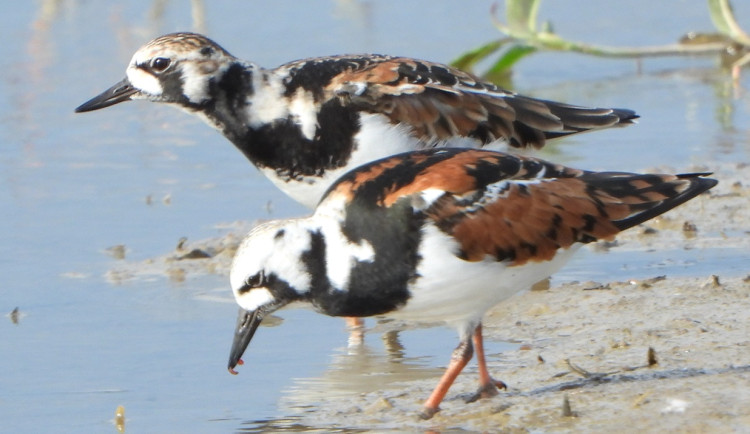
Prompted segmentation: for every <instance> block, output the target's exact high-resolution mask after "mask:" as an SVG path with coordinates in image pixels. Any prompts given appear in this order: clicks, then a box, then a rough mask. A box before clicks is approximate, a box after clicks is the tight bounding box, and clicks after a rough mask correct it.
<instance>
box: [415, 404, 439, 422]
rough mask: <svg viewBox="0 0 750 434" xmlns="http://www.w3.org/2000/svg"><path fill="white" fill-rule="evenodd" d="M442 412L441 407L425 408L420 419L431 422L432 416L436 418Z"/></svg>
mask: <svg viewBox="0 0 750 434" xmlns="http://www.w3.org/2000/svg"><path fill="white" fill-rule="evenodd" d="M439 411H440V407H434V408H433V407H424V408H422V411H420V412H419V418H420V419H422V420H430V419H432V416H435V415H436V414H437V413H438V412H439Z"/></svg>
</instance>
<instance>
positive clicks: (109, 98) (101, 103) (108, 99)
mask: <svg viewBox="0 0 750 434" xmlns="http://www.w3.org/2000/svg"><path fill="white" fill-rule="evenodd" d="M135 93H138V89H136V88H134V87H133V86H131V84H130V81H128V79H127V78H125V79H123V80H122V81H121V82H119V83H117V84H115V85H114V86H112V87H110V88H109V89H107V90H105V91H104V92H102V93H100V94H99V95H97V96H95V97H93V98H91V99H90V100H88V101H86V102H85V103H83V104H81V105H80V106H78V107H77V108H76V113H83V112H90V111H93V110H99V109H103V108H105V107H109V106H111V105H115V104H117V103H121V102H123V101H129V100H130V99H131V97H132V96H133V94H135Z"/></svg>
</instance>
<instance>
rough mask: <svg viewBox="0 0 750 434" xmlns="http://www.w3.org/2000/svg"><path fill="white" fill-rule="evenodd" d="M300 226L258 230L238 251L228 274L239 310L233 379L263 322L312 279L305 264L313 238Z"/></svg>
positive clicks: (276, 224) (281, 223)
mask: <svg viewBox="0 0 750 434" xmlns="http://www.w3.org/2000/svg"><path fill="white" fill-rule="evenodd" d="M303 223H304V220H300V219H290V220H275V221H270V222H267V223H265V224H261V225H259V226H257V227H255V228H254V229H253V230H252V231H251V232H250V234H248V237H247V239H246V240H245V241H244V242H243V243H242V244H241V245H240V247H239V248H238V250H237V253H236V255H235V257H234V260H233V263H232V270H231V273H230V282H231V286H232V291H233V292H234V297H235V300H236V301H237V304H239V305H240V314H239V319H238V323H237V328H236V331H235V339H234V342H233V344H232V350H231V355H230V362H229V371H230V372H232V373H233V374H234V373H235V372H234V370H233V367H234V366H235V365H237V363H238V361H239V359H240V357H241V356H242V353H244V352H245V349H246V348H247V346H248V344H249V343H250V340H251V339H252V337H253V335H254V334H255V330H256V329H257V328H258V326H259V325H260V323H261V321H263V318H265V317H266V315H268V314H270V313H272V312H274V311H276V310H278V309H280V308H282V307H284V306H286V305H287V304H289V303H291V302H293V301H296V300H299V299H302V298H303V297H304V296H305V294H306V293H308V292H309V289H310V286H311V275H310V274H309V273H308V272H307V267H306V264H304V260H305V259H304V258H305V252H309V251H311V244H312V233H311V232H310V230H309V229H308V228H306V227H305V226H304V224H303Z"/></svg>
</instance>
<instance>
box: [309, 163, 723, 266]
mask: <svg viewBox="0 0 750 434" xmlns="http://www.w3.org/2000/svg"><path fill="white" fill-rule="evenodd" d="M705 175H706V174H683V175H656V174H635V173H620V172H587V171H582V170H576V169H570V168H567V167H564V166H561V165H556V164H552V163H549V162H546V161H542V160H538V159H534V158H525V157H518V156H513V155H508V154H503V153H498V152H492V151H483V150H467V149H442V150H426V151H419V152H412V153H407V154H401V155H397V156H394V157H390V158H386V159H384V160H380V161H378V162H375V163H372V164H369V165H366V166H363V167H361V168H359V169H356V170H354V171H352V172H350V173H349V174H347V175H345V176H344V177H342V178H341V179H340V180H339V181H338V182H337V183H336V184H335V185H334V186H333V187H332V188H331V190H330V191H329V193H328V195H327V196H326V199H324V200H330V201H333V200H342V201H344V202H346V203H347V204H348V205H347V206H351V205H353V204H355V203H357V206H363V207H365V206H372V207H380V208H388V207H392V206H393V205H394V204H396V203H403V201H405V200H408V201H410V204H411V208H412V211H411V212H420V213H424V215H425V217H426V219H427V220H429V221H432V222H433V223H434V224H435V225H436V226H437V227H438V228H440V230H442V231H443V232H444V233H446V234H449V235H451V236H453V237H454V238H455V239H456V241H457V243H458V245H459V246H460V251H458V252H457V255H458V256H459V257H461V258H463V259H466V260H469V261H478V260H482V259H485V258H487V257H494V258H495V259H497V260H499V261H510V262H511V263H513V264H516V265H517V264H522V263H525V262H528V261H543V260H549V259H551V258H552V257H553V256H554V255H555V253H556V252H557V250H558V249H560V248H567V247H570V246H571V245H573V244H574V243H587V242H591V241H594V240H597V239H608V238H611V237H613V236H614V235H615V234H617V233H618V232H620V231H622V230H624V229H627V228H629V227H632V226H635V225H637V224H639V223H642V222H644V221H646V220H648V219H651V218H653V217H655V216H657V215H660V214H662V213H664V212H666V211H668V210H670V209H672V208H674V207H676V206H678V205H680V204H682V203H684V202H686V201H688V200H690V199H692V198H694V197H695V196H697V195H698V194H700V193H702V192H704V191H706V190H708V189H710V188H711V187H713V186H714V185H716V183H717V181H716V180H714V179H710V178H705V177H704V176H705Z"/></svg>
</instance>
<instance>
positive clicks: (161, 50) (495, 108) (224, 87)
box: [76, 33, 638, 208]
mask: <svg viewBox="0 0 750 434" xmlns="http://www.w3.org/2000/svg"><path fill="white" fill-rule="evenodd" d="M126 75H127V77H126V78H125V79H124V80H122V81H121V82H119V83H117V84H115V85H114V86H112V87H111V88H109V89H107V90H106V91H104V92H103V93H102V94H100V95H99V96H97V97H94V98H93V99H91V100H90V101H88V102H86V103H84V104H82V105H81V106H80V107H78V108H77V109H76V112H87V111H91V110H97V109H100V108H104V107H109V106H111V105H114V104H117V103H120V102H123V101H128V100H132V99H147V100H150V101H158V102H165V103H170V104H173V105H176V106H177V107H180V108H183V109H185V110H187V111H188V112H191V113H195V114H197V115H198V116H200V117H201V118H202V119H203V120H204V121H206V122H207V123H208V124H209V125H211V126H213V127H215V128H216V129H218V130H219V131H221V132H222V133H223V134H224V136H225V137H226V138H228V139H229V140H230V141H232V143H234V145H235V146H237V148H239V149H240V151H242V153H243V154H245V156H246V157H247V158H248V159H249V160H250V161H251V162H252V163H253V164H254V165H255V166H256V167H258V169H260V170H261V171H262V172H263V173H264V174H265V175H266V176H267V177H268V178H269V179H271V181H273V183H274V184H276V185H277V186H278V187H279V188H281V190H283V191H284V193H286V194H287V195H289V196H291V197H292V198H293V199H294V200H296V201H297V202H300V203H302V204H303V205H306V206H307V207H309V208H313V207H315V205H316V204H317V203H318V201H319V199H320V197H321V196H322V195H323V193H324V192H325V190H326V189H327V188H328V186H329V185H331V184H332V183H333V182H334V181H335V180H336V179H338V178H339V177H340V176H341V175H343V174H344V173H346V172H348V171H349V170H351V169H353V168H355V167H357V166H359V165H361V164H364V163H367V162H370V161H373V160H376V159H379V158H383V157H387V156H389V155H393V154H397V153H401V152H407V151H411V150H417V149H422V148H429V147H436V146H452V147H481V146H485V145H489V144H491V145H492V146H493V148H495V147H498V146H502V144H503V143H505V144H507V145H510V146H512V147H517V148H524V147H536V148H539V147H541V146H543V145H544V143H545V141H546V140H547V139H551V138H555V137H560V136H565V135H568V134H573V133H578V132H582V131H587V130H592V129H599V128H606V127H611V126H615V125H625V124H630V123H632V122H633V120H634V119H636V118H637V117H638V116H637V115H636V114H635V113H634V112H633V111H631V110H625V109H610V108H585V107H578V106H572V105H568V104H562V103H558V102H552V101H545V100H541V99H534V98H529V97H525V96H522V95H518V94H515V93H513V92H509V91H507V90H503V89H501V88H499V87H497V86H495V85H494V84H492V83H488V82H485V81H481V80H480V79H478V78H477V77H475V76H473V75H471V74H468V73H465V72H462V71H459V70H457V69H455V68H451V67H449V66H446V65H441V64H438V63H432V62H427V61H422V60H417V59H410V58H405V57H392V56H381V55H350V56H333V57H320V58H313V59H306V60H299V61H295V62H291V63H287V64H285V65H281V66H279V67H278V68H275V69H264V68H261V67H260V66H258V65H256V64H253V63H250V62H246V61H244V60H240V59H238V58H236V57H234V56H232V55H231V54H229V53H228V52H227V51H226V50H224V49H223V48H222V47H221V46H219V45H218V44H216V43H215V42H213V41H212V40H210V39H208V38H206V37H205V36H202V35H198V34H195V33H173V34H169V35H164V36H161V37H159V38H156V39H154V40H153V41H151V42H149V43H147V44H146V45H144V46H143V47H141V48H140V49H139V50H138V51H136V53H135V55H134V56H133V58H132V60H131V61H130V65H129V66H128V68H127V71H126Z"/></svg>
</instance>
